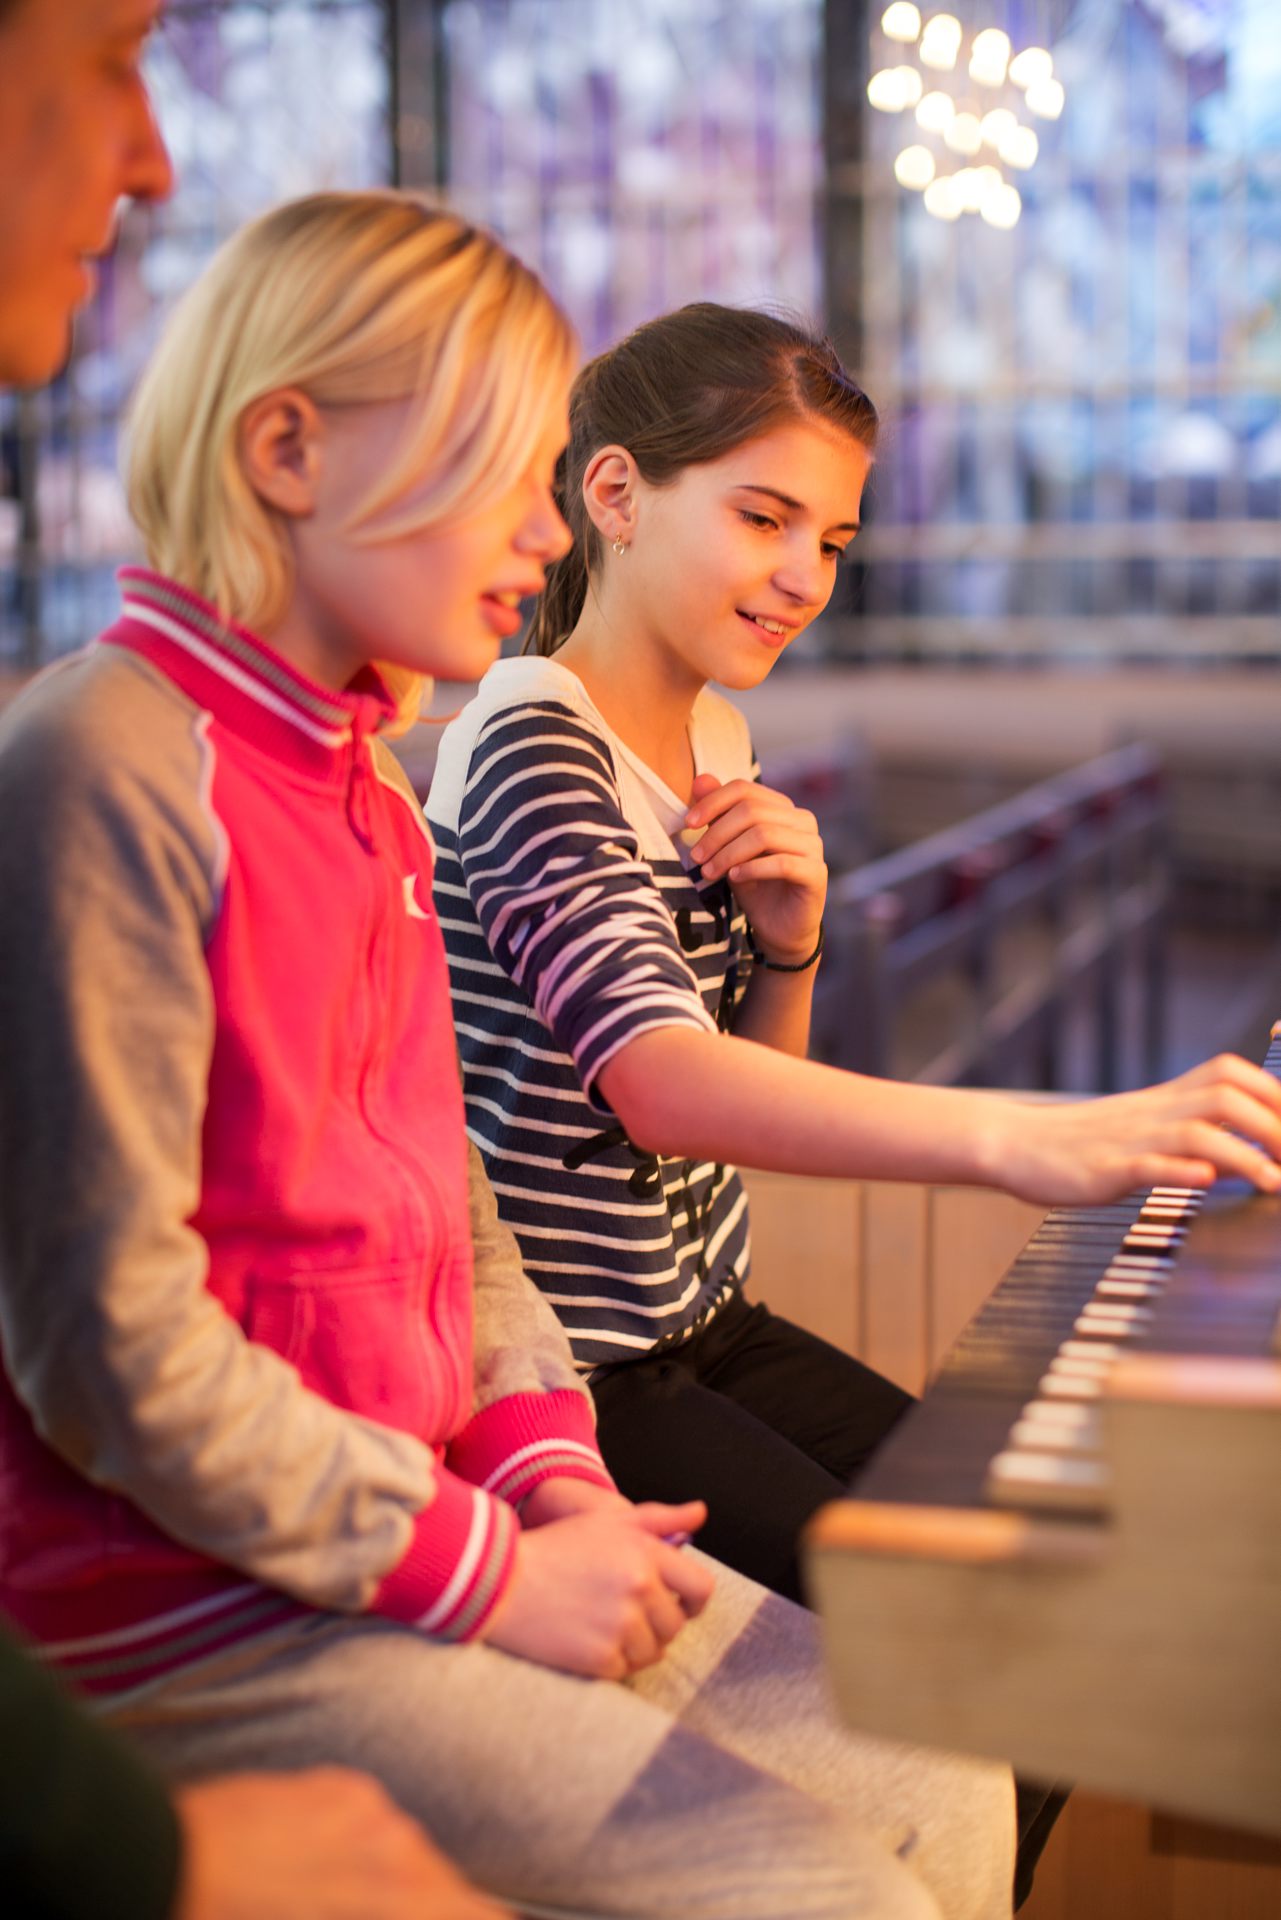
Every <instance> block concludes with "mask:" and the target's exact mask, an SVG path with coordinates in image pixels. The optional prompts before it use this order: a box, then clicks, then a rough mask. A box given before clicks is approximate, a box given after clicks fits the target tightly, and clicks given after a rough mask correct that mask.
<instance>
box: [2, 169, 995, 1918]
mask: <svg viewBox="0 0 1281 1920" xmlns="http://www.w3.org/2000/svg"><path fill="white" fill-rule="evenodd" d="M572 354H573V342H572V338H571V335H570V330H569V328H568V326H567V325H566V322H565V320H564V318H563V316H562V315H561V314H560V312H559V311H558V310H557V308H556V307H555V306H554V304H553V303H552V302H551V300H550V299H549V298H548V296H547V295H546V293H545V292H544V291H543V289H542V288H541V287H540V286H539V284H538V282H537V281H536V280H535V279H534V278H533V276H532V275H530V274H529V273H528V272H527V271H526V270H525V269H524V268H523V267H522V266H520V264H519V263H518V262H517V261H515V260H514V259H513V258H512V257H511V256H510V255H509V254H508V253H507V252H506V251H505V250H504V249H503V248H502V247H501V246H500V245H499V244H498V243H497V242H496V241H495V240H494V239H493V238H492V237H490V236H489V235H487V234H484V233H481V232H478V231H477V230H475V229H473V228H471V227H469V226H468V225H466V224H465V223H464V222H462V221H460V220H458V219H456V218H454V217H453V216H452V215H450V214H447V213H444V212H441V211H438V210H435V209H433V208H431V207H429V206H426V205H424V204H423V203H421V202H420V201H418V200H416V199H414V198H413V197H409V196H403V195H399V194H395V193H356V194H329V195H321V196H319V197H315V198H312V199H309V200H305V201H300V202H298V203H296V204H293V205H290V206H285V207H282V208H280V209H278V210H277V211H275V212H273V213H271V214H268V215H266V216H265V217H264V218H263V219H261V220H259V221H258V222H256V223H255V224H254V225H253V226H251V227H249V228H247V229H246V230H245V231H244V232H243V233H242V234H240V235H239V236H237V237H236V238H235V239H233V240H232V241H231V242H230V243H229V244H228V245H227V246H226V247H225V248H224V249H223V251H222V253H221V254H220V255H219V256H218V258H217V259H216V260H215V262H214V263H213V264H212V266H211V267H210V268H209V270H208V272H207V273H206V274H205V275H204V276H203V277H202V278H201V280H200V281H199V282H198V283H197V284H196V285H195V287H194V288H193V289H192V290H191V292H190V293H189V294H188V296H187V298H186V299H185V300H184V301H183V303H182V304H181V306H180V308H179V309H178V311H177V312H176V313H175V315H174V317H173V319H172V320H171V322H170V324H169V327H168V329H167V331H166V334H165V337H164V339H163V341H162V343H161V345H160V348H159V351H158V353H157V355H156V358H155V361H154V363H153V364H152V367H151V369H150V371H149V373H148V374H147V376H146V378H145V380H144V382H143V385H142V388H141V390H140V392H139V395H138V397H137V402H136V406H135V410H134V418H133V434H132V456H131V469H130V494H131V499H132V503H133V508H134V512H135V514H136V517H137V520H138V523H139V526H140V528H141V530H142V533H143V537H144V540H145V543H146V547H147V553H148V560H149V565H148V566H147V567H145V568H127V569H125V571H124V573H123V575H122V580H121V587H122V610H121V617H120V619H119V620H118V621H117V622H116V623H115V625H113V626H112V627H111V628H110V629H109V630H108V631H107V632H106V633H105V634H103V635H102V636H101V637H100V639H99V641H98V642H97V644H96V645H94V646H91V647H90V648H88V649H87V650H86V651H85V652H84V653H82V654H80V655H78V656H76V657H75V658H73V659H71V660H69V661H68V662H66V663H65V664H64V665H62V666H60V667H59V668H57V669H56V670H55V671H53V672H51V673H50V674H48V675H46V676H44V677H43V679H42V680H40V681H39V682H38V683H36V685H34V686H33V687H32V688H31V689H30V691H29V692H28V693H27V694H26V695H25V696H24V697H23V698H22V699H21V700H20V701H18V702H17V703H16V704H15V705H14V706H13V708H12V709H11V710H10V712H9V713H8V714H7V716H6V718H5V721H4V724H3V729H2V730H0V805H3V807H4V809H5V812H4V817H5V821H6V832H5V835H4V839H3V845H2V848H0V885H2V886H3V891H4V900H5V913H4V916H3V927H2V930H0V1006H2V1009H3V1019H4V1032H5V1044H4V1048H3V1051H2V1053H0V1180H2V1183H3V1192H4V1196H5V1199H4V1207H3V1209H2V1210H0V1338H2V1341H3V1359H4V1378H3V1381H2V1382H0V1483H2V1484H3V1489H4V1498H3V1501H0V1604H2V1605H3V1607H4V1609H5V1610H6V1611H7V1612H8V1613H10V1614H11V1615H12V1616H13V1617H14V1619H15V1620H16V1621H17V1623H18V1624H19V1626H20V1627H21V1628H22V1629H23V1630H24V1631H25V1632H26V1634H27V1635H28V1636H29V1637H30V1638H31V1639H32V1640H33V1641H35V1642H37V1643H38V1644H39V1645H40V1647H41V1649H42V1652H43V1655H44V1657H45V1658H46V1659H47V1660H48V1661H50V1662H51V1663H53V1664H54V1665H56V1666H58V1667H59V1668H60V1669H61V1670H62V1671H63V1672H64V1674H65V1675H66V1676H67V1678H68V1679H70V1680H71V1681H72V1682H73V1683H74V1684H76V1685H78V1686H79V1687H81V1688H82V1689H84V1690H86V1691H88V1692H92V1693H94V1694H95V1695H96V1696H97V1697H98V1700H99V1704H100V1707H101V1710H102V1711H103V1712H104V1713H105V1714H106V1715H107V1716H108V1717H109V1718H111V1719H112V1720H113V1721H115V1722H116V1723H118V1724H122V1725H127V1726H128V1727H130V1728H131V1729H132V1730H133V1732H134V1733H135V1734H136V1735H137V1737H138V1739H139V1740H140V1741H141V1742H142V1743H143V1744H144V1745H145V1746H146V1747H147V1749H148V1750H149V1751H150V1753H151V1755H152V1756H153V1758H154V1759H155V1760H156V1761H157V1762H158V1764H159V1765H160V1766H161V1767H162V1768H163V1769H164V1770H165V1772H166V1773H168V1774H170V1775H171V1776H173V1777H175V1778H187V1777H191V1776H193V1775H196V1774H202V1773H210V1772H222V1771H227V1770H229V1769H243V1768H244V1767H245V1766H246V1765H247V1764H250V1763H252V1764H254V1765H258V1766H263V1767H267V1768H270V1769H276V1768H292V1767H297V1766H301V1765H306V1764H312V1763H317V1762H325V1761H329V1762H339V1763H347V1764H354V1765H358V1766H360V1767H362V1768H364V1769H366V1770H367V1771H369V1772H371V1773H373V1774H375V1775H376V1776H377V1777H378V1778H379V1779H381V1781H382V1782H383V1783H384V1785H385V1786H386V1787H388V1788H389V1789H390V1791H391V1792H392V1794H393V1795H394V1797H395V1798H396V1799H397V1800H398V1801H399V1802H400V1803H401V1804H402V1805H403V1806H404V1807H406V1808H407V1809H409V1810H410V1811H411V1812H412V1813H413V1814H414V1815H415V1816H416V1817H417V1818H418V1819H419V1820H420V1821H421V1822H422V1824H423V1825H424V1826H425V1827H426V1828H427V1829H428V1830H429V1831H430V1832H432V1833H433V1834H434V1835H435V1836H436V1838H438V1839H439V1840H440V1841H441V1842H442V1844H443V1845H444V1846H445V1847H446V1848H447V1849H448V1850H449V1851H450V1852H451V1853H453V1854H454V1855H455V1856H456V1858H457V1859H458V1860H459V1861H460V1862H461V1863H462V1864H463V1865H464V1867H465V1868H466V1869H467V1870H468V1871H469V1872H470V1873H471V1874H472V1875H473V1876H474V1877H475V1878H476V1879H478V1880H479V1881H481V1882H482V1883H483V1884H484V1885H485V1886H486V1887H487V1888H488V1889H490V1890H491V1891H493V1892H495V1893H497V1894H498V1895H500V1896H504V1897H507V1898H509V1899H511V1900H513V1901H516V1902H519V1903H520V1905H521V1908H522V1911H535V1910H536V1911H555V1912H558V1913H564V1914H576V1913H582V1912H589V1913H595V1914H603V1913H607V1912H608V1913H616V1914H626V1915H633V1916H637V1920H643V1917H645V1916H649V1915H655V1916H657V1915H673V1916H675V1915H680V1916H681V1917H682V1920H731V1917H732V1920H783V1916H787V1920H798V1917H799V1916H809V1915H813V1916H817V1915H824V1916H833V1917H835V1916H853V1915H873V1914H875V1915H887V1916H889V1915H892V1916H926V1915H933V1916H937V1915H938V1913H939V1912H940V1911H942V1912H946V1913H947V1914H949V1915H956V1916H958V1920H969V1917H970V1916H974V1920H980V1916H989V1915H999V1914H1001V1913H1003V1912H1004V1911H1005V1906H1006V1896H1005V1882H1006V1878H1007V1875H1008V1861H1009V1835H1010V1815H1009V1782H1008V1776H1007V1775H1006V1774H1005V1773H1004V1771H1003V1770H1002V1769H1000V1768H996V1767H989V1766H978V1765H974V1766H969V1765H966V1764H964V1763H960V1762H954V1761H951V1760H945V1759H942V1758H940V1757H938V1756H929V1755H924V1754H915V1753H910V1752H907V1751H905V1750H902V1749H897V1748H887V1747H885V1746H884V1745H882V1744H879V1743H875V1742H859V1741H852V1740H849V1739H847V1738H845V1737H844V1736H843V1735H841V1734H840V1733H838V1732H837V1731H836V1730H835V1729H834V1728H833V1727H832V1726H831V1725H830V1723H829V1722H828V1720H827V1718H826V1715H825V1711H824V1708H823V1704H822V1697H821V1689H820V1686H819V1682H818V1673H817V1658H816V1653H815V1648H814V1645H813V1641H812V1636H811V1633H810V1629H809V1623H808V1621H807V1619H806V1617H805V1616H804V1615H803V1614H801V1612H800V1611H799V1610H798V1609H794V1608H789V1607H787V1606H786V1605H785V1604H784V1603H782V1602H779V1601H777V1600H774V1599H773V1598H772V1597H770V1596H766V1595H764V1594H763V1593H762V1592H760V1591H759V1590H758V1589H756V1588H753V1587H752V1586H750V1584H749V1583H747V1582H745V1581H742V1580H740V1579H737V1578H735V1577H733V1576H726V1577H724V1578H723V1579H721V1580H720V1581H719V1582H718V1583H716V1590H715V1592H714V1593H713V1584H714V1583H713V1576H712V1573H711V1570H710V1566H709V1563H708V1562H706V1561H705V1560H703V1559H702V1558H701V1557H700V1556H699V1555H697V1554H696V1553H693V1552H685V1551H682V1550H680V1549H679V1548H678V1547H677V1546H675V1545H674V1544H672V1543H671V1540H670V1538H669V1536H672V1535H676V1534H679V1533H682V1532H689V1531H692V1530H695V1529H697V1527H698V1525H699V1524H700V1521H701V1519H702V1508H701V1507H700V1506H699V1505H698V1504H697V1503H691V1502H682V1503H680V1504H675V1505H646V1506H640V1507H634V1506H633V1505H632V1504H631V1503H630V1502H629V1501H628V1500H626V1499H624V1498H623V1497H622V1496H621V1495H619V1494H618V1493H617V1492H616V1491H615V1490H614V1489H613V1487H612V1485H611V1481H610V1477H609V1475H608V1473H607V1471H606V1469H605V1468H604V1466H603V1464H602V1461H601V1457H600V1453H599V1450H598V1447H597V1442H596V1437H595V1432H594V1426H593V1418H592V1409H591V1406H590V1402H589V1399H588V1396H587V1394H586V1392H585V1390H584V1388H583V1385H582V1383H581V1382H580V1381H579V1379H578V1378H577V1376H576V1373H575V1370H574V1367H573V1364H572V1359H571V1356H570V1353H569V1350H568V1346H567V1343H566V1342H565V1339H564V1335H563V1332H562V1330H561V1328H560V1326H559V1324H558V1322H557V1320H556V1318H555V1315H554V1314H553V1313H552V1312H551V1310H550V1308H549V1307H548V1305H547V1303H546V1302H545V1301H543V1299H542V1298H541V1296H540V1295H539V1294H538V1293H537V1291H536V1290H535V1289H534V1288H532V1287H531V1286H530V1285H529V1284H528V1282H527V1281H526V1279H525V1276H524V1274H523V1272H522V1270H521V1264H520V1260H519V1255H518V1253H517V1251H516V1248H515V1245H514V1242H513V1240H512V1238H511V1236H510V1234H509V1233H508V1232H507V1231H506V1230H505V1229H504V1228H503V1227H501V1226H500V1224H499V1223H498V1220H497V1217H496V1214H495V1209H494V1202H493V1198H492V1195H491V1192H490V1189H489V1186H488V1183H487V1181H486V1179H485V1177H484V1174H483V1170H482V1169H481V1167H480V1165H479V1162H478V1157H477V1156H476V1154H475V1153H474V1151H472V1150H470V1149H469V1148H468V1145H467V1141H466V1136H465V1132H464V1116H463V1106H462V1096H461V1089H460V1086H459V1080H458V1073H457V1064H456V1056H455V1039H454V1034H453V1031H452V1027H451V1022H450V1017H449V1002H448V986H447V978H446V971H445V958H444V951H443V946H442V941H441V935H440V929H439V926H438V924H437V921H436V918H435V915H434V912H433V908H432V896H431V885H432V865H433V862H432V851H431V846H430V842H429V838H428V835H427V833H426V831H425V829H424V825H423V822H422V817H421V813H420V811H419V809H418V808H417V807H416V805H415V803H414V798H413V795H412V793H411V791H410V790H409V788H408V786H407V784H406V782H405V780H404V778H403V776H402V775H401V773H400V772H399V770H398V768H397V766H396V763H395V761H394V760H393V759H392V758H391V756H390V754H389V752H388V750H387V748H386V746H385V744H384V741H383V739H382V737H381V736H383V735H385V734H387V733H388V732H390V731H392V730H393V729H394V728H395V727H396V726H398V725H401V724H404V722H405V720H406V718H407V716H410V715H412V713H413V712H414V711H415V709H416V706H417V703H418V700H419V698H420V695H421V691H422V683H423V681H424V680H425V679H426V678H429V677H431V676H434V675H442V676H447V677H455V678H468V677H472V676H475V675H478V674H480V673H482V672H483V671H484V670H485V668H486V667H487V666H488V665H489V664H490V663H491V662H492V660H493V659H494V657H495V655H496V653H497V650H498V645H499V642H500V640H501V638H502V637H503V636H504V635H506V634H508V633H510V632H511V631H512V629H513V628H514V626H515V625H516V620H517V615H516V611H515V609H516V603H517V601H518V600H519V599H520V598H521V597H522V596H524V595H526V594H528V593H530V592H532V591H534V590H536V589H537V588H538V587H539V586H540V585H541V584H542V580H543V575H544V569H545V568H546V567H547V566H548V565H549V564H550V563H552V562H554V561H555V560H556V559H557V558H558V557H559V556H560V555H561V554H562V553H564V552H565V551H566V550H567V548H568V545H569V536H568V534H567V533H566V530H565V528H564V525H563V522H562V520H561V518H560V515H559V513H558V511H557V509H556V506H555V504H554V501H553V498H552V476H553V469H554V464H555V461H556V458H557V455H558V453H559V451H560V449H561V446H562V443H563V441H564V437H565V425H566V396H567V390H568V384H569V378H570V369H571V360H572ZM672 1642H676V1646H675V1647H674V1648H673V1650H672V1653H671V1654H670V1655H669V1657H668V1658H667V1659H662V1658H661V1656H662V1655H663V1653H664V1650H665V1649H666V1648H667V1647H668V1646H669V1645H670V1644H671V1643H672ZM782 1676H785V1677H786V1680H787V1683H788V1684H787V1686H786V1687H785V1688H784V1687H781V1686H780V1685H779V1680H780V1677H782ZM622 1682H625V1683H626V1684H617V1683H622ZM444 1911H445V1910H444V1909H442V1915H441V1920H443V1915H444ZM353 1920H354V1916H353Z"/></svg>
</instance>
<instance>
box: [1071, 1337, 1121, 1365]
mask: <svg viewBox="0 0 1281 1920" xmlns="http://www.w3.org/2000/svg"><path fill="white" fill-rule="evenodd" d="M1120 1351H1121V1349H1120V1347H1119V1346H1117V1344H1116V1342H1115V1341H1114V1340H1102V1339H1100V1340H1065V1341H1064V1342H1063V1345H1062V1346H1061V1347H1060V1348H1059V1352H1060V1353H1067V1354H1082V1355H1084V1354H1090V1353H1105V1354H1106V1355H1107V1357H1108V1359H1109V1360H1115V1359H1116V1357H1117V1355H1118V1354H1119V1353H1120Z"/></svg>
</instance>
